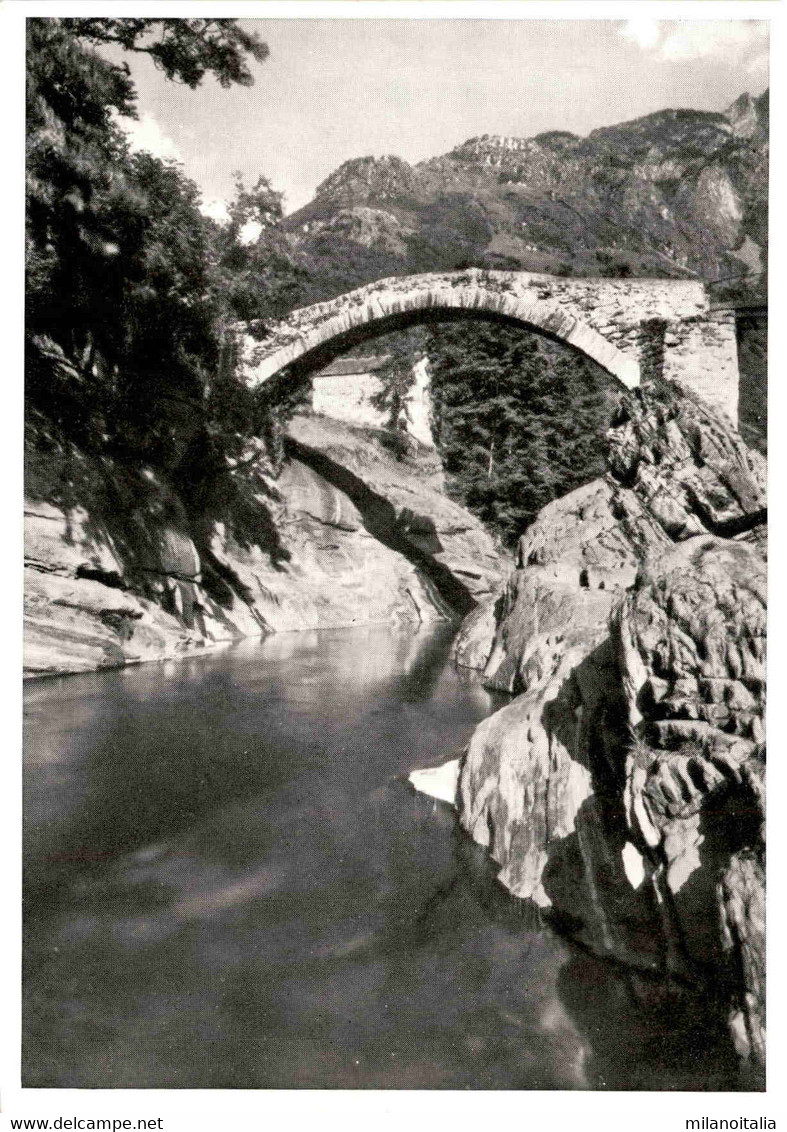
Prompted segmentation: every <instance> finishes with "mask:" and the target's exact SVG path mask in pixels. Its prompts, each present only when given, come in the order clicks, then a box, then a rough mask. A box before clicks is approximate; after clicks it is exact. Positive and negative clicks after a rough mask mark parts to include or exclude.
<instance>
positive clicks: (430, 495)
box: [25, 415, 506, 676]
mask: <svg viewBox="0 0 787 1132" xmlns="http://www.w3.org/2000/svg"><path fill="white" fill-rule="evenodd" d="M284 443H285V449H286V452H287V458H286V459H285V461H284V463H283V465H282V467H281V469H280V471H279V473H278V474H273V472H271V470H270V469H269V468H268V469H267V470H266V467H267V465H266V461H265V459H264V453H263V451H262V448H261V447H260V451H259V452H258V456H259V460H258V461H256V462H255V461H254V460H253V456H254V453H253V452H252V453H251V458H252V460H251V463H250V464H249V465H248V466H247V467H245V468H238V469H236V472H235V474H236V476H237V477H240V478H241V479H242V486H243V491H244V500H245V509H242V510H241V509H239V508H238V507H237V506H236V507H235V508H234V510H233V511H231V512H227V513H223V512H217V513H216V514H214V515H213V516H210V515H207V516H205V517H204V518H201V519H200V520H199V521H196V522H195V520H194V519H193V518H189V515H188V513H187V510H186V508H185V507H184V505H183V500H182V499H180V498H179V497H178V495H177V493H176V492H175V491H174V490H173V489H172V486H171V485H169V484H167V483H166V482H164V481H163V480H162V478H161V477H160V476H156V475H154V473H153V472H152V471H151V470H150V469H135V470H129V469H127V468H125V469H124V468H122V467H120V466H118V465H116V464H113V463H112V462H111V461H108V460H105V461H100V462H98V461H95V460H90V459H88V458H86V457H85V456H84V455H82V454H80V453H79V452H78V451H76V450H70V451H67V452H63V451H61V452H60V453H59V454H56V455H54V456H53V455H49V456H46V457H43V456H42V455H41V453H40V452H38V451H36V449H35V448H33V449H32V450H31V452H30V454H29V455H30V460H29V465H28V472H27V476H26V483H27V495H28V498H27V500H26V503H25V672H26V674H27V675H31V676H36V675H45V674H51V673H58V672H81V671H89V670H92V669H96V668H102V667H107V666H117V665H123V664H128V663H134V662H137V661H143V660H154V659H163V658H167V657H173V656H184V655H188V654H190V653H194V652H197V651H203V650H204V649H205V648H210V647H216V646H218V645H221V644H223V643H229V642H232V641H233V640H237V639H239V638H241V637H245V636H260V635H263V634H266V633H270V632H286V631H292V630H302V629H317V628H329V627H338V626H352V625H361V624H369V623H387V622H392V623H402V624H419V623H421V622H429V621H435V620H450V619H453V618H456V617H461V616H462V615H464V614H465V613H466V612H467V611H468V609H470V608H471V607H472V606H473V605H474V604H475V602H476V601H477V600H481V599H483V598H484V597H485V596H487V595H488V594H489V593H490V592H491V591H492V590H493V589H494V588H495V586H496V585H497V584H498V583H499V581H500V579H501V578H502V576H503V574H504V572H505V569H506V563H505V562H504V561H503V559H502V558H501V557H500V555H499V554H498V552H497V550H496V548H495V545H494V543H493V541H492V539H491V537H490V536H489V535H488V534H487V532H486V531H485V530H484V529H483V527H482V526H481V524H480V523H479V522H478V520H477V519H475V518H474V517H473V516H472V515H470V514H469V513H468V512H466V511H465V510H464V509H463V508H461V507H460V506H458V505H457V504H455V503H453V502H452V501H451V500H449V499H448V498H447V497H446V496H445V494H444V493H443V491H442V487H443V482H442V468H441V465H440V463H439V459H438V458H437V457H436V455H435V453H434V451H433V450H428V449H426V448H425V447H422V446H419V445H418V444H417V443H416V442H415V441H412V440H411V441H409V442H407V443H406V450H403V449H402V447H401V446H402V443H403V441H402V439H401V438H400V437H398V436H397V435H396V434H394V433H392V434H388V433H385V432H384V431H380V430H373V429H363V428H354V427H352V426H350V425H346V424H343V423H341V422H338V421H332V420H330V419H328V418H324V417H317V416H310V415H302V416H299V417H296V418H295V419H294V420H293V421H291V423H290V426H289V431H288V435H287V437H286V438H285V442H284ZM386 444H387V445H388V447H386Z"/></svg>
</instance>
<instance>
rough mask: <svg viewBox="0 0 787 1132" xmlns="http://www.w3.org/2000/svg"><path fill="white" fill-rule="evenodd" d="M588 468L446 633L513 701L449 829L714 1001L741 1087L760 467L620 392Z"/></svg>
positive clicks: (748, 1045)
mask: <svg viewBox="0 0 787 1132" xmlns="http://www.w3.org/2000/svg"><path fill="white" fill-rule="evenodd" d="M609 468H610V471H609V474H608V476H607V477H606V479H605V480H600V481H595V482H594V483H593V484H589V485H587V486H586V487H585V488H582V489H579V491H576V492H572V493H571V495H569V496H567V497H566V498H565V499H562V500H558V501H556V502H555V503H552V504H550V505H549V507H547V508H545V509H544V511H542V513H541V514H540V515H539V517H538V519H537V520H536V522H535V523H534V524H533V526H532V527H531V528H530V529H529V530H528V531H527V532H526V533H525V535H524V536H523V538H522V540H521V541H520V545H519V556H518V569H517V570H516V571H515V573H514V574H513V575H512V577H511V578H510V579H509V581H508V583H507V584H506V586H505V587H504V589H503V590H502V591H501V593H500V595H499V596H498V598H497V599H496V600H490V601H488V602H487V603H486V605H485V606H484V608H483V610H478V611H476V612H475V613H474V615H473V616H472V618H471V619H469V620H468V622H466V624H465V626H464V627H463V630H462V633H461V634H460V638H459V643H458V645H457V658H458V659H460V660H464V662H466V663H473V664H474V665H475V666H477V667H479V668H480V667H482V666H483V671H484V681H485V683H487V684H488V685H489V686H491V687H496V688H500V689H504V690H507V691H510V692H514V693H519V695H518V697H517V698H516V699H515V700H513V702H512V703H510V704H509V705H508V706H506V707H505V708H503V709H501V710H500V711H499V712H497V713H496V714H495V715H493V716H491V717H490V718H489V719H487V720H485V721H484V722H483V723H482V724H481V725H480V726H479V727H478V728H477V730H476V732H475V734H474V736H473V738H472V740H471V742H470V745H469V748H468V750H467V753H466V756H465V758H464V761H463V764H462V766H461V769H460V801H461V811H460V816H461V821H462V824H463V825H464V827H465V829H466V830H467V831H468V832H469V833H470V834H471V836H472V837H473V838H474V839H475V840H477V841H478V842H480V843H481V844H483V845H485V846H487V847H488V848H489V851H490V853H491V854H492V856H493V857H494V859H495V860H496V861H497V862H498V864H499V865H500V872H499V880H500V882H501V883H502V884H504V885H505V886H506V887H508V888H509V889H510V890H511V891H512V892H513V893H515V894H516V895H517V896H520V897H523V898H527V899H530V900H533V901H534V902H536V903H537V904H539V905H540V906H541V907H542V908H549V909H550V912H549V914H550V915H551V916H552V917H553V920H554V922H555V923H556V924H557V925H558V926H559V927H561V928H562V929H563V930H565V931H567V932H569V933H570V934H572V935H574V936H575V937H576V938H577V939H579V940H581V941H582V942H583V943H584V944H585V945H586V946H587V947H590V948H591V949H592V950H594V951H596V952H598V953H600V954H604V955H608V956H610V957H613V958H615V959H617V960H619V961H623V962H625V963H627V964H628V965H629V966H631V967H634V968H640V969H642V970H644V971H649V972H651V973H656V974H661V975H662V976H663V977H664V978H667V979H670V980H676V981H677V985H679V986H680V987H681V988H683V991H685V992H686V993H691V988H694V990H696V991H697V992H702V993H703V994H705V995H706V998H707V999H708V1000H711V1001H713V1002H714V1003H716V1004H717V1005H718V1009H719V1010H720V1011H721V1012H722V1013H724V1012H726V1014H727V1015H728V1020H729V1026H730V1033H731V1035H732V1040H733V1042H734V1044H735V1047H736V1049H737V1050H738V1052H739V1053H740V1054H741V1055H742V1056H743V1057H744V1058H745V1059H746V1060H747V1061H748V1064H749V1065H750V1066H751V1067H753V1076H751V1077H749V1078H748V1081H749V1082H750V1083H753V1084H752V1087H759V1085H760V1084H761V1077H760V1076H758V1074H760V1073H761V1070H762V1065H763V1050H764V997H763V991H764V978H765V973H764V935H763V930H764V929H763V922H764V875H765V874H764V833H763V829H764V789H763V783H764V746H763V741H764V732H763V720H764V708H765V631H766V617H765V596H766V593H765V563H764V557H763V538H762V535H763V520H764V518H765V512H764V476H763V468H762V464H761V461H760V459H759V457H758V456H756V454H750V453H748V451H747V450H746V448H745V446H744V445H743V444H742V443H741V441H740V439H739V438H738V437H737V436H736V435H735V434H734V433H733V431H732V430H731V428H730V427H729V425H728V424H726V423H725V422H724V420H723V419H722V418H721V417H719V416H718V415H717V414H714V413H713V412H712V410H707V409H706V408H705V407H704V406H702V405H700V404H698V403H697V401H696V399H694V398H691V397H689V398H687V399H686V400H682V399H680V397H677V396H676V397H674V398H673V400H672V401H671V402H669V401H666V400H664V395H663V390H662V391H661V392H660V393H659V394H658V395H657V396H654V395H652V394H649V393H648V392H647V391H646V392H645V393H642V392H638V393H637V394H636V395H634V396H632V397H630V398H628V399H627V402H626V404H625V406H624V408H623V411H622V413H621V416H620V419H619V421H618V424H617V427H616V428H615V429H613V430H612V432H611V434H610V458H609ZM643 985H648V984H647V983H646V984H643ZM682 993H683V992H682ZM714 1009H715V1007H714Z"/></svg>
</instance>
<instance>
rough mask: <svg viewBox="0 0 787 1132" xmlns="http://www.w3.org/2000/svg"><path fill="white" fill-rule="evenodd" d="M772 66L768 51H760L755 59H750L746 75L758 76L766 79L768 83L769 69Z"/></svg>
mask: <svg viewBox="0 0 787 1132" xmlns="http://www.w3.org/2000/svg"><path fill="white" fill-rule="evenodd" d="M769 66H770V59H769V57H768V51H767V50H765V51H760V53H759V54H758V55H755V56H754V58H753V59H750V60H749V62H748V63H747V64H746V73H747V74H749V75H756V76H757V78H761V79H764V80H765V81H766V82H767V79H768V68H769Z"/></svg>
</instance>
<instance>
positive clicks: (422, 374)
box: [402, 357, 435, 448]
mask: <svg viewBox="0 0 787 1132" xmlns="http://www.w3.org/2000/svg"><path fill="white" fill-rule="evenodd" d="M413 379H414V380H413V384H412V385H411V387H410V389H409V390H408V391H407V396H406V397H405V400H404V406H403V410H402V412H403V418H404V419H403V422H402V423H403V424H404V428H405V432H407V433H409V434H410V436H412V437H414V438H415V439H416V440H418V441H419V442H420V443H421V444H425V445H426V447H427V448H434V446H435V443H434V437H433V436H432V379H431V376H430V372H429V359H428V358H427V357H423V358H421V359H420V361H418V362H416V364H415V365H414V366H413Z"/></svg>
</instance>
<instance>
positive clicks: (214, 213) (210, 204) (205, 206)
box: [199, 197, 230, 224]
mask: <svg viewBox="0 0 787 1132" xmlns="http://www.w3.org/2000/svg"><path fill="white" fill-rule="evenodd" d="M199 210H200V212H201V213H202V215H203V216H209V217H210V218H211V220H217V221H218V222H219V224H226V223H228V222H229V218H230V213H229V209H228V208H227V202H226V201H225V200H222V199H221V197H211V198H210V200H204V201H203V202H202V204H201V205H200V206H199Z"/></svg>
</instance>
